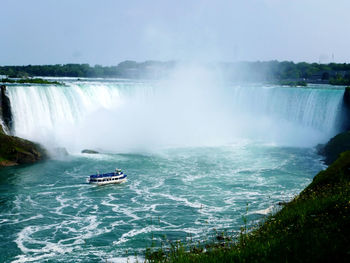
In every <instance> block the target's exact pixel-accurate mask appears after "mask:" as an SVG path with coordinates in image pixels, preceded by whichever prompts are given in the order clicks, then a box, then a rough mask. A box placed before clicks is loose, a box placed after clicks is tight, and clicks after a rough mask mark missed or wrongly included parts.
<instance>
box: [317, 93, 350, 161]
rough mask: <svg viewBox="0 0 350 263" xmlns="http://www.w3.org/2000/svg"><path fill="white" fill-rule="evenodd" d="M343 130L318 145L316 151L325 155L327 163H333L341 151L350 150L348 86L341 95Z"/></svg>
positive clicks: (349, 97) (349, 100)
mask: <svg viewBox="0 0 350 263" xmlns="http://www.w3.org/2000/svg"><path fill="white" fill-rule="evenodd" d="M343 112H344V115H343V125H342V126H343V127H342V128H343V131H344V132H342V133H340V134H338V135H336V136H334V137H333V138H332V139H330V140H329V141H328V142H327V143H326V144H325V145H318V146H317V151H318V153H319V154H321V155H323V156H324V157H325V160H324V162H325V163H326V164H327V165H330V164H331V163H333V162H334V161H335V160H336V159H337V158H338V157H339V156H340V154H341V153H342V152H345V151H349V150H350V87H346V88H345V92H344V96H343Z"/></svg>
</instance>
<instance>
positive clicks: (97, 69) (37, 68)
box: [0, 61, 174, 78]
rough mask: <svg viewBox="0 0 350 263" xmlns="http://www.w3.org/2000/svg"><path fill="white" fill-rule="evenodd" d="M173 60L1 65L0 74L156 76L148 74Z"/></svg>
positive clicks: (16, 76) (102, 76) (17, 75)
mask: <svg viewBox="0 0 350 263" xmlns="http://www.w3.org/2000/svg"><path fill="white" fill-rule="evenodd" d="M173 64H174V62H158V61H146V62H142V63H137V62H135V61H124V62H121V63H119V64H118V65H117V66H101V65H95V66H90V65H89V64H65V65H61V64H56V65H28V66H1V67H0V75H4V76H7V77H9V78H26V77H35V76H42V77H78V78H84V77H86V78H88V77H100V78H107V77H125V78H139V77H157V76H156V75H155V76H152V75H150V76H148V74H151V73H152V74H157V72H159V71H164V70H166V69H169V68H170V67H172V66H173Z"/></svg>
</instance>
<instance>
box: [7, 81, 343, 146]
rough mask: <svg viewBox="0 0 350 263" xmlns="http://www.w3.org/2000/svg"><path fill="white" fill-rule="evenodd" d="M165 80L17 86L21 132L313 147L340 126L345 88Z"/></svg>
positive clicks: (96, 141)
mask: <svg viewBox="0 0 350 263" xmlns="http://www.w3.org/2000/svg"><path fill="white" fill-rule="evenodd" d="M163 85H167V83H153V84H151V83H142V82H138V83H132V82H129V83H128V82H125V81H122V82H102V81H101V82H80V83H79V82H68V83H67V85H66V86H49V87H46V86H17V87H10V88H9V89H8V90H9V97H10V100H11V104H12V107H13V109H12V110H13V115H14V131H15V134H16V135H18V136H21V137H24V138H27V139H31V140H34V141H38V142H40V143H42V144H44V145H46V146H47V147H49V146H62V147H67V148H69V149H70V150H71V151H73V152H75V151H80V150H81V149H82V148H87V147H90V148H101V149H105V150H108V151H113V150H115V151H129V150H131V149H137V148H138V146H139V148H142V149H145V148H148V146H149V145H152V147H156V146H160V147H163V146H169V145H176V146H188V145H190V146H191V145H195V146H198V145H199V146H200V145H211V144H218V143H219V144H227V143H230V142H232V141H235V140H236V139H237V138H249V139H254V140H256V139H258V140H262V141H265V142H272V143H277V144H281V145H289V146H312V145H315V144H317V143H320V142H324V141H325V140H327V139H328V138H330V137H331V136H333V135H334V134H335V133H336V132H337V131H339V128H340V122H341V106H342V95H343V91H342V90H338V89H331V88H327V87H326V86H320V87H314V88H286V87H277V86H276V87H264V86H255V87H254V86H242V87H240V86H231V87H230V86H225V88H217V87H214V88H213V87H209V88H205V87H204V88H203V89H202V86H199V87H198V88H197V89H195V92H189V91H188V90H186V87H184V85H183V83H180V84H179V85H177V86H176V87H174V88H170V89H169V88H168V87H164V86H163ZM176 89H178V91H177V90H176Z"/></svg>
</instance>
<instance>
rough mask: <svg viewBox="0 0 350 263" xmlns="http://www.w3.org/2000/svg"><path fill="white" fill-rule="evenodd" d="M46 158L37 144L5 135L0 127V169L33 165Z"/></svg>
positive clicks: (43, 151) (44, 152)
mask: <svg viewBox="0 0 350 263" xmlns="http://www.w3.org/2000/svg"><path fill="white" fill-rule="evenodd" d="M46 157H47V153H46V151H45V150H44V149H43V148H42V147H41V146H40V145H38V144H36V143H33V142H30V141H28V140H24V139H21V138H18V137H15V136H9V135H6V134H5V133H4V131H3V128H2V127H1V125H0V167H2V166H13V165H18V164H28V163H34V162H37V161H39V160H43V159H45V158H46Z"/></svg>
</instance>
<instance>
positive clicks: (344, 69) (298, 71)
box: [223, 61, 350, 85]
mask: <svg viewBox="0 0 350 263" xmlns="http://www.w3.org/2000/svg"><path fill="white" fill-rule="evenodd" d="M223 69H224V70H225V71H226V73H227V74H228V75H229V76H231V78H232V79H239V80H247V81H248V80H252V81H296V82H298V81H306V82H314V83H331V84H337V85H349V84H350V64H347V63H343V64H337V63H329V64H318V63H306V62H300V63H294V62H289V61H283V62H278V61H266V62H259V61H258V62H239V63H226V64H224V66H223Z"/></svg>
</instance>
